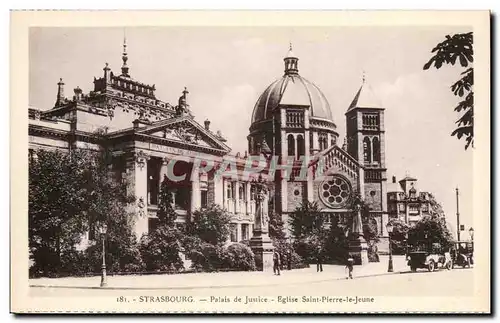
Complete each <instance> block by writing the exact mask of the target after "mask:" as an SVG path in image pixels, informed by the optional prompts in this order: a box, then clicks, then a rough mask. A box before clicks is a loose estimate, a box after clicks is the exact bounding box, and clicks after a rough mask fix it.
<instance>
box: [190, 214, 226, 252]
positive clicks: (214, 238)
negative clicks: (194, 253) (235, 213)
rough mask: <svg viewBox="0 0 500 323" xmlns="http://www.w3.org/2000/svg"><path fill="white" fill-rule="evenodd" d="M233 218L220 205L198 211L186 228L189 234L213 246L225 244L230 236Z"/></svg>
mask: <svg viewBox="0 0 500 323" xmlns="http://www.w3.org/2000/svg"><path fill="white" fill-rule="evenodd" d="M230 221H231V216H230V215H229V213H227V211H226V210H224V209H222V208H221V207H220V206H218V205H210V206H209V207H208V208H206V209H201V210H196V211H195V212H194V214H193V219H192V221H191V222H189V223H188V224H187V226H186V230H187V233H188V234H189V235H191V236H196V237H199V238H200V239H201V240H203V241H204V242H207V243H211V244H214V245H216V244H223V243H224V242H226V239H227V237H228V236H229V234H230V229H229V223H230Z"/></svg>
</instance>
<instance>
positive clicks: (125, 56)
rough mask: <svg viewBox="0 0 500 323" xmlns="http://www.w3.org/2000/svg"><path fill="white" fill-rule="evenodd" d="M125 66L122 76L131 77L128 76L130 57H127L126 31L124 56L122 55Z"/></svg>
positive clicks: (124, 35) (123, 66)
mask: <svg viewBox="0 0 500 323" xmlns="http://www.w3.org/2000/svg"><path fill="white" fill-rule="evenodd" d="M122 60H123V65H122V75H123V76H127V77H128V76H129V74H128V66H127V61H128V56H127V36H126V34H125V30H124V31H123V55H122Z"/></svg>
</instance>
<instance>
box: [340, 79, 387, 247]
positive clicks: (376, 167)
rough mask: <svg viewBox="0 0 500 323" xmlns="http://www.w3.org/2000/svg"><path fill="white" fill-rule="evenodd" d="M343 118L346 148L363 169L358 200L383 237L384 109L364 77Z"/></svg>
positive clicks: (384, 211)
mask: <svg viewBox="0 0 500 323" xmlns="http://www.w3.org/2000/svg"><path fill="white" fill-rule="evenodd" d="M345 115H346V131H347V134H346V139H347V140H346V142H347V145H346V146H347V147H346V149H347V152H348V153H349V155H351V156H352V157H354V158H355V159H356V160H358V162H359V164H360V165H362V166H363V168H364V178H363V184H362V186H363V188H362V189H361V193H362V197H363V199H364V201H365V202H366V203H367V204H368V205H369V207H370V210H371V211H370V213H371V214H372V216H373V218H374V219H375V220H376V221H377V227H378V231H379V234H380V235H381V236H383V237H385V236H387V233H386V229H385V225H386V224H387V221H388V216H387V188H386V187H387V175H386V165H385V125H384V109H383V108H382V107H381V105H380V103H379V101H378V99H377V98H376V96H375V95H374V93H373V90H372V88H371V86H370V85H369V84H368V83H367V81H366V78H365V75H363V82H362V84H361V87H360V88H359V90H358V92H357V93H356V95H355V97H354V99H353V101H352V103H351V105H350V106H349V109H348V110H347V112H346V113H345Z"/></svg>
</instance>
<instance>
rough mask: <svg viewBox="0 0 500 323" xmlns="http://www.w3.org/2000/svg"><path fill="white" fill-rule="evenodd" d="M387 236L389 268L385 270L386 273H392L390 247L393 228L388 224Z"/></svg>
mask: <svg viewBox="0 0 500 323" xmlns="http://www.w3.org/2000/svg"><path fill="white" fill-rule="evenodd" d="M386 228H387V233H388V234H387V235H388V236H389V268H387V272H389V273H392V272H393V265H392V246H391V233H392V229H393V228H394V227H393V226H392V224H391V223H390V222H389V223H387V226H386Z"/></svg>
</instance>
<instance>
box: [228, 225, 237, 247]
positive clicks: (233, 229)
mask: <svg viewBox="0 0 500 323" xmlns="http://www.w3.org/2000/svg"><path fill="white" fill-rule="evenodd" d="M230 229H231V242H238V226H237V225H236V224H235V223H231V225H230Z"/></svg>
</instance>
